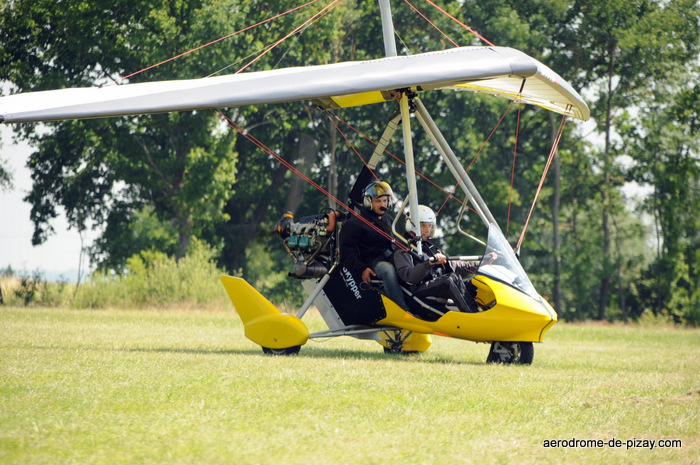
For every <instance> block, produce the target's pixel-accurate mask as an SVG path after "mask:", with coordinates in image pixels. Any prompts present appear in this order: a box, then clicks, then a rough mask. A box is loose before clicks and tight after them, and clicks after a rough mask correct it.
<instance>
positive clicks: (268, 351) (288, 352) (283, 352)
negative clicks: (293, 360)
mask: <svg viewBox="0 0 700 465" xmlns="http://www.w3.org/2000/svg"><path fill="white" fill-rule="evenodd" d="M299 349H301V346H294V347H287V348H285V349H271V348H269V347H263V348H262V350H263V353H265V354H268V355H296V354H298V353H299Z"/></svg>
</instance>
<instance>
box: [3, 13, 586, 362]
mask: <svg viewBox="0 0 700 465" xmlns="http://www.w3.org/2000/svg"><path fill="white" fill-rule="evenodd" d="M379 5H380V12H381V20H382V27H383V32H384V45H385V50H386V57H385V58H381V59H376V60H369V61H359V62H344V63H335V64H328V65H321V66H308V67H297V68H285V69H278V70H272V71H260V72H247V73H240V74H234V75H228V76H220V77H210V78H204V79H196V80H181V81H159V82H151V83H140V84H126V85H119V86H107V87H100V88H78V89H63V90H54V91H45V92H30V93H23V94H17V95H11V96H7V97H2V98H0V121H2V122H4V123H20V122H40V121H54V120H65V119H80V118H96V117H107V116H121V115H134V114H146V113H158V112H170V111H182V110H196V109H207V108H223V107H235V106H243V105H254V104H262V103H280V102H291V101H301V100H310V101H312V102H314V103H315V104H316V105H318V106H319V107H320V108H322V109H327V110H330V109H338V108H346V107H352V106H358V105H370V104H373V103H378V102H386V101H389V100H396V101H398V106H399V111H397V112H396V113H395V114H394V115H393V116H392V117H391V118H390V119H389V124H388V126H387V128H386V130H385V132H384V134H383V135H382V137H381V139H380V142H379V143H378V144H377V147H376V149H375V151H374V154H373V155H372V157H371V158H370V160H369V162H368V163H367V165H366V166H365V167H364V168H363V169H362V172H361V173H360V174H359V176H358V178H357V181H356V183H355V187H354V188H353V189H352V191H351V193H350V200H349V202H348V205H345V204H343V203H342V202H339V204H341V205H343V206H344V207H346V208H347V211H338V210H331V209H328V210H324V211H321V212H320V213H318V214H317V215H312V216H308V217H304V218H300V219H299V220H295V219H294V218H293V217H292V216H291V215H285V216H283V217H282V219H281V220H280V221H279V223H278V224H277V227H276V231H277V234H278V236H279V238H280V239H281V240H282V241H283V245H284V247H285V249H286V251H287V252H288V254H289V256H290V257H291V258H292V260H293V272H292V273H290V276H291V277H292V278H293V279H301V280H302V281H303V287H304V288H305V290H306V291H307V293H308V298H307V299H306V300H305V302H304V304H303V305H302V307H301V308H300V309H299V310H298V312H296V314H288V313H283V312H281V311H280V310H279V309H277V308H276V307H275V306H274V305H273V304H272V303H271V302H270V301H269V300H267V299H266V298H265V297H264V296H262V295H261V294H260V293H259V292H257V291H256V290H255V289H254V288H253V287H252V286H251V285H250V284H248V283H247V282H246V281H245V280H243V279H241V278H237V277H231V276H223V277H222V278H221V279H222V282H223V285H224V287H225V288H226V291H227V293H228V295H229V296H230V298H231V301H232V302H233V305H234V306H235V308H236V310H237V312H238V314H239V316H240V318H241V319H242V321H243V324H244V326H245V335H246V337H247V338H249V339H250V340H251V341H253V342H255V343H256V344H258V345H260V346H261V347H262V348H263V351H264V352H265V353H272V354H293V353H297V352H299V350H300V347H301V346H302V345H304V344H305V343H306V342H307V341H308V340H309V339H313V338H329V337H335V336H352V337H355V338H358V339H367V340H374V341H377V342H378V343H380V344H381V345H383V346H384V350H385V351H387V352H391V353H412V352H421V351H425V350H427V349H428V347H429V346H430V345H431V338H430V336H431V335H440V336H448V337H454V338H459V339H465V340H470V341H476V342H484V343H491V349H490V352H489V354H488V358H487V361H488V362H504V363H526V364H527V363H531V362H532V359H533V353H534V352H533V342H542V340H543V338H544V335H545V333H546V331H547V330H548V329H549V328H551V327H552V325H553V324H554V323H555V322H556V321H557V314H556V312H555V311H554V310H553V308H552V307H551V306H550V305H549V304H548V303H547V302H546V301H545V300H544V299H543V298H542V297H541V296H540V295H539V294H538V293H537V291H536V290H535V288H534V287H533V285H532V283H531V282H530V280H529V279H528V277H527V274H526V273H525V271H524V270H523V268H522V266H521V265H520V263H519V260H518V257H517V255H516V253H515V252H514V251H513V248H512V247H511V246H510V245H509V244H508V242H507V240H506V239H505V237H504V235H503V233H502V232H501V229H500V228H499V226H498V224H497V222H496V220H495V218H494V217H493V215H492V214H491V212H490V211H489V209H488V207H487V205H486V202H485V201H484V200H483V199H482V197H481V195H480V194H479V192H478V191H477V189H476V187H475V185H474V184H473V183H472V181H471V179H470V178H469V176H468V174H467V172H466V171H465V169H464V168H463V166H462V164H461V163H460V160H459V158H458V157H457V156H456V154H455V153H454V152H453V150H452V149H451V148H450V145H449V144H448V142H447V141H446V139H445V137H444V136H443V135H442V133H441V132H440V130H439V129H438V125H437V124H436V122H435V121H434V120H433V119H432V117H431V116H430V114H429V113H428V110H427V109H426V107H425V106H424V105H423V102H422V101H421V99H420V94H421V93H422V92H426V91H434V90H442V89H451V90H468V91H474V92H484V93H488V94H490V95H494V96H498V97H504V98H508V99H511V100H514V101H518V102H523V103H527V104H533V105H538V106H540V107H544V108H546V109H548V110H550V111H553V112H557V113H560V114H562V115H565V116H570V117H574V118H577V119H581V120H586V119H588V118H589V109H588V107H587V106H586V104H585V102H584V101H583V100H582V98H581V97H580V96H579V94H578V93H577V92H576V91H575V90H574V89H573V88H572V87H571V86H570V85H569V84H568V83H567V82H566V81H564V80H563V79H562V78H561V77H560V76H559V75H557V74H556V73H555V72H554V71H552V70H551V69H549V68H548V67H547V66H545V65H543V64H542V63H540V62H539V61H537V60H535V59H533V58H531V57H529V56H528V55H526V54H524V53H522V52H519V51H517V50H514V49H511V48H505V47H496V46H484V47H463V48H454V49H448V50H443V51H438V52H430V53H423V54H416V55H409V56H398V55H397V53H396V45H395V43H394V33H393V26H392V22H391V11H390V6H389V0H380V1H379ZM413 114H414V115H415V119H417V120H418V122H419V123H420V125H421V126H422V128H423V129H424V130H425V131H426V133H427V134H428V136H429V138H430V140H431V141H432V142H433V144H434V146H435V148H436V150H437V151H438V152H439V153H440V155H441V156H442V159H443V162H444V164H445V166H447V168H448V169H449V171H450V172H451V173H452V175H453V176H454V178H455V181H456V185H458V186H459V187H460V188H461V190H462V191H463V193H464V195H465V201H464V202H463V205H465V206H466V205H467V204H470V205H471V208H472V209H473V210H474V211H476V213H477V214H478V215H479V217H480V218H481V220H482V221H483V223H484V225H485V234H484V237H482V238H478V237H475V236H472V235H470V234H467V233H464V232H463V231H461V232H462V233H464V234H465V235H468V236H469V237H471V238H472V239H473V240H475V241H476V242H477V243H478V244H481V246H483V248H484V255H487V254H488V253H489V252H491V251H496V253H497V256H498V259H497V260H496V261H494V262H486V261H482V262H481V264H480V266H479V267H478V269H477V271H476V273H475V274H474V275H473V276H471V277H470V282H471V284H472V285H473V286H474V288H475V289H476V296H475V300H476V302H477V305H478V310H479V311H477V312H474V313H464V312H459V311H455V309H454V307H453V306H452V305H451V302H450V301H449V300H444V299H443V300H434V301H430V300H427V299H423V300H421V299H417V298H415V296H411V295H410V292H408V290H405V292H406V293H407V295H408V299H407V302H409V307H410V308H409V310H408V311H407V310H404V309H402V308H401V307H399V306H398V305H397V304H395V303H394V302H393V301H391V300H390V299H389V298H388V297H387V296H386V295H384V294H383V293H382V292H381V289H382V288H381V283H378V282H376V283H373V284H371V285H369V286H367V285H363V284H362V281H361V279H360V277H359V276H355V275H353V274H352V273H351V272H350V271H349V270H348V269H347V268H346V267H345V266H343V264H342V263H340V261H339V256H340V253H339V234H340V231H341V229H342V226H343V223H344V221H345V220H346V219H347V218H349V217H350V215H353V214H357V213H356V212H355V208H356V207H359V206H361V205H362V199H361V191H362V188H363V187H364V186H365V185H366V184H367V183H368V182H369V181H370V180H371V177H372V170H374V169H375V168H376V167H377V165H378V164H379V163H380V161H381V157H382V154H383V152H384V149H385V148H386V146H387V144H388V143H389V141H390V139H391V138H392V136H393V134H394V133H395V132H396V130H397V129H398V127H399V125H401V127H402V133H403V145H404V156H405V161H406V181H407V185H408V191H409V192H408V196H407V198H406V200H405V201H404V203H403V206H402V211H403V209H404V208H407V209H408V211H409V212H410V217H411V218H418V217H419V216H418V206H419V202H418V192H417V188H416V174H415V163H414V156H413V146H412V139H411V115H413ZM398 219H399V215H397V218H396V221H395V222H394V234H395V235H396V237H397V243H398V244H403V245H402V246H403V247H406V248H412V250H413V252H414V253H415V254H416V256H418V257H419V258H420V257H421V247H420V239H418V241H413V242H409V241H402V239H403V237H404V236H403V234H402V233H401V232H399V231H398V230H397V227H396V224H397V221H398ZM416 223H417V222H416ZM457 224H459V220H458V221H457ZM414 228H415V229H414V231H413V232H414V233H418V225H417V224H416V225H415V226H414ZM416 236H417V237H418V238H419V237H420V234H417V235H416ZM470 258H471V259H479V257H470ZM314 305H315V306H316V307H317V308H318V310H319V312H320V314H321V315H322V317H323V319H324V321H325V323H326V324H327V326H328V330H325V331H320V332H316V333H313V334H311V333H310V332H309V330H308V328H307V326H306V325H305V324H304V322H303V321H302V318H303V317H304V315H305V314H306V312H307V310H308V309H309V308H311V307H312V306H314Z"/></svg>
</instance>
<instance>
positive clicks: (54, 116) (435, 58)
mask: <svg viewBox="0 0 700 465" xmlns="http://www.w3.org/2000/svg"><path fill="white" fill-rule="evenodd" d="M523 79H524V80H525V84H524V86H523ZM521 86H522V91H521V90H520V89H521ZM402 89H411V90H414V91H423V90H433V89H456V90H470V91H476V92H486V93H490V94H494V95H497V96H500V97H505V98H510V99H518V100H521V101H523V102H525V103H529V104H533V105H538V106H542V107H545V108H547V109H549V110H551V111H555V112H557V113H561V114H565V115H569V116H572V117H574V118H578V119H581V120H587V119H588V118H589V116H590V112H589V109H588V106H587V105H586V103H585V102H584V101H583V99H582V98H581V96H580V95H579V94H578V93H577V92H576V91H575V90H574V89H573V88H572V87H571V86H570V85H569V84H568V83H567V82H566V81H564V80H563V79H562V78H561V77H560V76H559V75H557V74H556V73H555V72H554V71H552V70H551V69H550V68H548V67H547V66H545V65H544V64H542V63H540V62H539V61H537V60H535V59H534V58H531V57H529V56H528V55H526V54H524V53H522V52H519V51H517V50H514V49H511V48H506V47H463V48H455V49H450V50H445V51H440V52H430V53H424V54H419V55H410V56H399V57H390V58H382V59H378V60H371V61H357V62H344V63H336V64H330V65H319V66H306V67H296V68H284V69H279V70H272V71H259V72H251V73H241V74H233V75H228V76H219V77H211V78H202V79H192V80H179V81H158V82H150V83H138V84H125V85H115V86H107V87H99V88H98V87H93V88H73V89H61V90H51V91H42V92H27V93H22V94H16V95H10V96H7V97H0V121H2V122H5V123H25V122H40V121H57V120H69V119H82V118H100V117H108V116H124V115H138V114H148V113H163V112H170V111H182V110H200V109H211V108H226V107H239V106H245V105H256V104H264V103H282V102H293V101H300V100H311V101H313V102H315V103H317V104H318V105H320V106H321V107H323V108H340V107H348V106H354V105H363V104H368V103H374V102H380V101H386V100H389V99H392V98H393V95H394V92H395V91H396V90H402Z"/></svg>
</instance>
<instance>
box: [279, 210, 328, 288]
mask: <svg viewBox="0 0 700 465" xmlns="http://www.w3.org/2000/svg"><path fill="white" fill-rule="evenodd" d="M340 216H341V213H340V212H337V211H335V210H331V209H325V210H323V211H321V213H319V214H318V215H315V216H305V217H303V218H300V219H299V221H294V216H293V215H292V214H291V213H285V214H284V215H283V216H282V218H280V220H279V221H278V222H277V224H276V225H275V232H276V233H277V237H279V238H280V239H281V240H282V242H283V243H284V248H285V249H286V250H287V253H288V254H289V256H290V257H292V260H293V261H294V268H293V272H292V273H289V276H292V277H295V278H300V279H308V278H320V277H322V276H323V275H324V274H326V273H327V272H328V270H329V269H330V267H331V266H332V264H333V262H334V260H335V258H336V257H335V254H336V249H337V247H336V244H337V234H338V230H339V228H338V227H337V225H338V221H339V220H340V219H341V218H340Z"/></svg>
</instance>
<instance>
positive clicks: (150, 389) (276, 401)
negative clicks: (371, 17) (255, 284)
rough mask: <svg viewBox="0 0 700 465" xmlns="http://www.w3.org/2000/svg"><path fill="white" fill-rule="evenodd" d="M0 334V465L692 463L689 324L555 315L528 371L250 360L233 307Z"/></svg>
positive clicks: (328, 348)
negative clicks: (565, 319)
mask: <svg viewBox="0 0 700 465" xmlns="http://www.w3.org/2000/svg"><path fill="white" fill-rule="evenodd" d="M307 317H310V319H309V320H308V321H307V324H308V325H309V326H310V328H311V329H312V330H318V329H321V328H322V322H321V321H320V319H319V318H318V317H317V316H314V315H308V316H307ZM305 320H306V318H305ZM0 334H2V339H1V341H0V463H2V464H35V463H47V464H62V463H77V464H83V463H89V464H121V463H123V464H156V463H164V464H189V463H202V464H236V465H238V464H275V465H284V464H387V463H407V464H448V463H449V464H461V463H476V464H482V463H486V464H489V463H504V464H505V463H564V462H566V463H574V464H575V463H645V464H646V463H669V464H690V463H700V331H698V330H688V329H674V328H668V327H656V328H649V327H639V326H622V325H613V326H603V325H593V324H581V325H574V324H562V323H559V324H557V325H556V326H554V328H553V329H552V330H551V331H550V332H549V333H548V334H547V339H546V341H545V343H544V344H536V345H535V360H534V363H533V364H532V365H531V366H501V365H486V364H485V363H484V361H485V359H486V355H487V353H488V346H486V345H483V344H474V343H472V342H466V341H458V340H452V339H446V338H437V337H434V338H433V346H432V347H431V348H430V350H429V351H428V352H426V353H423V354H420V355H417V356H410V357H406V356H393V355H386V354H384V353H383V351H382V348H381V347H380V346H379V345H378V344H376V343H374V342H369V341H359V340H356V339H351V338H337V339H332V340H328V341H325V342H323V343H318V342H313V341H312V342H309V343H308V344H307V345H306V346H304V347H302V350H301V353H300V355H299V356H292V357H273V356H264V355H263V354H262V351H261V350H260V348H259V347H258V346H255V345H254V344H253V343H252V342H250V341H248V340H247V339H245V338H244V336H243V328H242V325H241V324H240V321H239V320H238V318H237V316H236V315H235V314H234V313H233V312H191V311H190V312H185V311H143V310H140V311H120V310H61V309H42V308H8V307H0ZM634 439H638V440H649V441H655V444H654V448H653V449H650V447H649V445H650V444H648V443H647V444H643V443H642V442H641V441H640V442H638V443H636V444H634V443H632V444H630V445H633V446H642V445H646V446H647V447H645V448H641V447H632V448H630V449H627V442H626V441H628V440H634ZM549 440H566V441H571V440H580V441H583V440H601V441H602V442H604V443H605V445H604V446H603V447H600V448H597V447H591V446H592V444H591V443H586V444H581V443H579V444H578V447H556V448H550V447H545V442H546V441H549ZM615 440H620V441H621V444H620V447H616V444H615V443H614V441H615ZM662 440H663V441H666V440H680V441H681V443H680V444H678V442H675V443H672V442H664V443H663V444H661V443H660V441H662ZM611 441H612V442H611ZM661 445H668V446H673V447H670V448H662V447H660V446H661Z"/></svg>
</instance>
